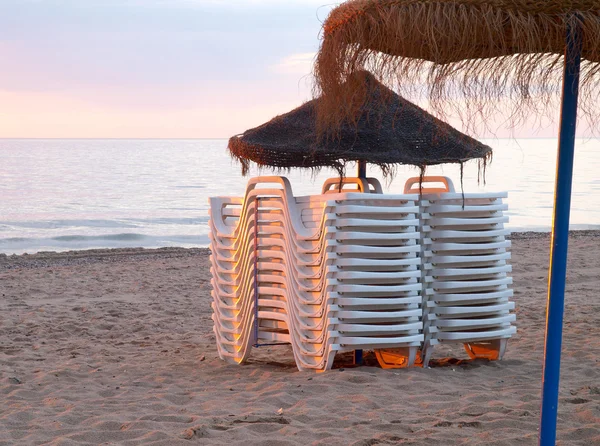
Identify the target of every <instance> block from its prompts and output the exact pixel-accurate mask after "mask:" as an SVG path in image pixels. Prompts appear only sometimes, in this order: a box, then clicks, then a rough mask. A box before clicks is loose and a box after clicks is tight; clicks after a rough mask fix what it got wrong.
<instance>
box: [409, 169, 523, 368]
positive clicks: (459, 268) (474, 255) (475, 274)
mask: <svg viewBox="0 0 600 446" xmlns="http://www.w3.org/2000/svg"><path fill="white" fill-rule="evenodd" d="M404 192H405V193H419V192H420V193H421V199H420V214H419V215H420V230H421V231H420V233H421V249H422V251H421V262H422V264H421V266H422V281H421V283H422V286H423V292H422V296H423V305H422V308H423V333H424V344H423V352H422V359H423V365H424V366H427V365H428V363H429V361H430V358H431V356H432V354H433V352H434V346H435V345H436V344H438V343H441V342H457V343H463V344H464V346H465V350H466V351H467V353H468V354H469V356H470V357H471V358H478V357H482V358H488V359H501V358H502V356H503V355H504V352H505V350H506V343H507V340H508V339H509V338H510V337H511V336H513V335H514V334H515V333H516V327H515V326H514V323H515V321H516V316H515V314H514V308H515V307H514V303H513V302H510V301H509V299H510V298H511V297H512V295H513V293H512V290H511V288H510V287H511V285H512V278H511V277H510V272H511V267H510V265H509V264H508V261H509V260H510V252H509V251H508V250H509V248H510V241H509V240H507V239H506V237H507V236H508V235H509V231H508V230H507V229H505V227H504V225H505V224H506V223H507V222H508V217H507V216H505V215H504V211H506V210H507V206H506V204H504V203H503V202H502V200H503V199H504V198H506V194H504V193H498V194H494V193H490V194H488V193H485V194H484V193H476V194H464V195H463V194H461V193H456V192H455V190H454V186H453V184H452V181H451V180H450V179H449V178H446V177H425V178H424V179H423V183H420V179H419V178H412V179H410V180H408V181H407V183H406V186H405V190H404Z"/></svg>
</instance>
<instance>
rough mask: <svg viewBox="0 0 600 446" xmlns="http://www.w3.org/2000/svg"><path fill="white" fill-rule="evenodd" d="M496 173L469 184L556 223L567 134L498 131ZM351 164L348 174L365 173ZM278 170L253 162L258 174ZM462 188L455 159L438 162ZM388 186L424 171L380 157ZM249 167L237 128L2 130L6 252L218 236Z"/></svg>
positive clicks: (311, 188)
mask: <svg viewBox="0 0 600 446" xmlns="http://www.w3.org/2000/svg"><path fill="white" fill-rule="evenodd" d="M483 142H485V143H486V144H488V145H490V146H492V147H493V148H494V159H493V162H492V163H491V165H489V166H488V168H487V172H486V178H485V180H486V181H485V184H484V183H483V182H482V181H478V168H477V164H476V163H472V164H467V165H466V166H465V169H464V177H463V185H462V187H463V188H464V191H465V192H478V191H481V192H492V191H507V192H508V205H509V212H508V215H509V217H510V223H509V224H508V227H509V228H510V229H511V230H512V231H550V228H551V223H552V203H553V194H554V176H555V169H556V167H555V165H556V152H557V140H556V139H516V140H515V139H490V140H484V141H483ZM574 169H575V171H574V183H573V195H572V214H571V228H572V229H600V140H599V139H595V138H588V139H579V140H577V146H576V157H575V167H574ZM353 171H354V170H353V169H349V171H348V174H352V173H353ZM259 174H263V175H270V174H271V173H270V172H269V171H261V172H259V171H258V170H257V169H253V170H252V171H251V172H250V176H256V175H259ZM428 174H431V175H446V176H448V177H450V178H451V179H452V180H453V181H454V183H455V184H456V188H457V190H460V188H461V185H460V170H459V168H458V167H457V166H455V165H446V166H438V167H432V168H430V169H429V170H428ZM368 175H369V176H374V177H377V178H379V179H380V180H381V182H382V184H383V185H384V191H385V192H387V193H402V191H403V185H404V182H405V181H406V180H407V179H408V178H410V177H413V176H418V171H417V170H416V169H415V168H411V167H406V166H401V167H400V168H399V169H398V172H397V175H396V177H395V178H394V179H393V180H392V181H390V180H389V179H385V178H382V176H381V172H379V169H378V168H376V167H375V168H372V167H369V170H368ZM286 176H287V177H288V178H289V179H290V181H291V183H292V187H293V190H294V194H295V195H307V194H317V193H320V190H321V185H322V183H323V181H324V180H325V179H326V178H329V177H333V176H336V175H335V172H334V171H331V170H327V169H323V170H322V171H321V172H319V173H318V174H314V173H313V172H311V171H310V170H305V171H304V170H294V171H291V172H290V173H289V174H286ZM247 181H248V178H247V177H242V175H241V170H240V166H239V165H238V164H237V163H235V162H234V161H232V160H231V158H230V157H229V155H228V153H227V140H225V139H196V140H157V139H153V140H145V139H131V140H124V139H64V140H59V139H48V140H43V139H0V254H23V253H36V252H40V251H69V250H81V249H96V248H126V247H143V248H158V247H169V246H180V247H205V246H208V243H209V239H208V231H209V226H208V219H209V216H208V207H209V206H208V198H209V197H212V196H223V195H229V196H241V195H243V192H244V189H245V185H246V182H247Z"/></svg>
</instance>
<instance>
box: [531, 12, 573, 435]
mask: <svg viewBox="0 0 600 446" xmlns="http://www.w3.org/2000/svg"><path fill="white" fill-rule="evenodd" d="M581 46H582V36H581V25H580V22H579V21H578V18H577V17H573V20H572V21H571V23H570V24H569V27H568V29H567V42H566V51H565V68H564V78H563V99H562V109H561V122H560V136H559V144H558V160H557V167H556V184H555V195H554V217H553V227H552V246H551V253H550V277H549V280H548V307H547V315H546V344H545V347H544V371H543V383H542V415H541V422H540V445H542V446H550V445H552V446H554V444H555V442H556V416H557V409H558V386H559V379H560V350H561V344H562V328H563V312H564V303H565V282H566V275H567V248H568V242H569V214H570V209H571V185H572V180H573V156H574V152H575V127H576V123H577V122H576V121H577V97H578V93H579V69H580V63H581Z"/></svg>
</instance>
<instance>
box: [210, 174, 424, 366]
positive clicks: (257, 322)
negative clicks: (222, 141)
mask: <svg viewBox="0 0 600 446" xmlns="http://www.w3.org/2000/svg"><path fill="white" fill-rule="evenodd" d="M338 185H339V179H335V180H334V181H328V182H327V183H326V184H325V186H324V191H323V193H322V194H321V195H316V196H310V197H297V198H295V197H294V196H293V195H292V193H291V188H290V186H289V183H288V182H287V180H286V179H285V178H282V177H261V178H256V179H254V180H251V181H250V183H249V186H248V189H247V191H246V196H245V198H244V199H243V200H242V199H231V198H212V199H211V249H212V256H211V262H212V268H211V271H212V275H213V279H212V285H213V312H214V313H213V320H214V323H215V324H214V331H215V336H216V340H217V347H218V350H219V354H220V356H221V357H222V358H223V359H225V360H228V361H232V362H236V363H241V362H243V361H245V360H246V359H247V357H248V355H249V353H250V350H251V348H252V347H253V346H261V345H265V344H279V343H290V344H291V345H292V350H293V353H294V358H295V360H296V364H297V365H298V368H299V369H301V370H303V369H317V370H323V369H328V368H330V367H331V365H332V364H333V359H334V356H335V354H336V353H337V352H341V351H353V350H356V349H376V350H380V349H381V352H380V355H381V357H382V358H389V357H390V355H392V359H390V360H394V361H397V360H398V358H401V360H402V361H404V363H405V364H406V365H410V364H411V363H412V362H413V361H414V358H415V355H416V352H417V349H418V348H419V347H420V345H421V343H422V341H423V334H422V322H421V313H422V312H421V309H420V303H421V297H420V292H421V285H420V283H419V279H420V271H419V269H418V263H419V259H418V254H419V251H420V248H419V245H418V241H419V233H418V232H417V227H418V219H417V215H416V213H417V211H418V206H417V204H416V200H417V199H418V196H417V195H413V196H403V195H402V196H394V195H383V194H379V193H376V192H379V191H380V186H379V184H378V183H376V182H374V181H371V184H369V182H368V181H358V180H356V179H353V180H350V179H349V180H347V181H346V182H345V184H343V186H352V185H354V186H358V188H357V189H355V190H357V192H344V191H343V190H342V192H338V191H337V190H336V188H337V187H338ZM332 186H335V187H334V188H333V189H332V188H331V187H332ZM351 190H352V189H351ZM363 192H374V193H363Z"/></svg>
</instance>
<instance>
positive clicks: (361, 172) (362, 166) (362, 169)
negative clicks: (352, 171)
mask: <svg viewBox="0 0 600 446" xmlns="http://www.w3.org/2000/svg"><path fill="white" fill-rule="evenodd" d="M357 176H358V178H367V162H366V161H358V175H357Z"/></svg>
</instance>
